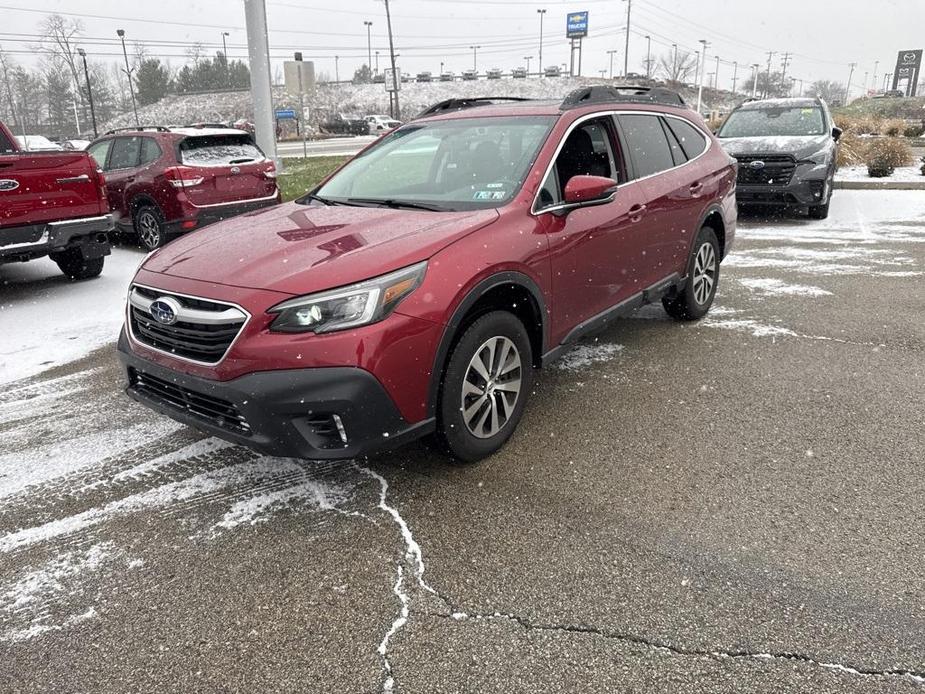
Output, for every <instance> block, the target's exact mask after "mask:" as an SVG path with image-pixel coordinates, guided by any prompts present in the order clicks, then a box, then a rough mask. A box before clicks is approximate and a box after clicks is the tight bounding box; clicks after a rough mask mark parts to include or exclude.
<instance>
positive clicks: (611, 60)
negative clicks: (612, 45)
mask: <svg viewBox="0 0 925 694" xmlns="http://www.w3.org/2000/svg"><path fill="white" fill-rule="evenodd" d="M616 54H617V50H616V49H613V50H610V51H607V55H609V56H610V79H613V57H614V55H616Z"/></svg>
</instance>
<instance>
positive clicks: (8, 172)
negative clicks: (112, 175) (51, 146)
mask: <svg viewBox="0 0 925 694" xmlns="http://www.w3.org/2000/svg"><path fill="white" fill-rule="evenodd" d="M108 211H109V205H108V203H107V202H106V201H104V200H103V197H102V191H101V186H100V179H99V174H97V172H96V163H95V162H94V161H93V159H91V158H90V155H89V154H87V152H22V153H19V154H9V155H3V156H0V230H2V229H3V228H6V227H16V226H24V225H36V224H44V223H47V222H57V221H62V220H66V219H77V218H80V217H94V216H98V215H101V214H105V213H106V212H108Z"/></svg>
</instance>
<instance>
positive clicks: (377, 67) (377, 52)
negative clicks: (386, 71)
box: [376, 51, 379, 75]
mask: <svg viewBox="0 0 925 694" xmlns="http://www.w3.org/2000/svg"><path fill="white" fill-rule="evenodd" d="M376 74H377V75H378V74H379V51H376Z"/></svg>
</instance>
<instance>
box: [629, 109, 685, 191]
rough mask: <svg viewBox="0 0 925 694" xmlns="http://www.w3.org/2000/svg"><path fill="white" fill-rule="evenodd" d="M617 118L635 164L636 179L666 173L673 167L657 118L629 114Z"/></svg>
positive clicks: (672, 159) (667, 145)
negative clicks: (661, 172)
mask: <svg viewBox="0 0 925 694" xmlns="http://www.w3.org/2000/svg"><path fill="white" fill-rule="evenodd" d="M619 118H620V124H621V125H622V126H623V134H624V136H625V137H626V146H627V148H628V149H629V151H630V156H632V158H633V163H634V164H635V168H636V178H643V177H645V176H651V175H652V174H656V173H658V172H660V171H667V170H668V169H670V168H672V167H673V166H674V165H675V164H674V158H673V157H672V155H671V145H670V144H669V142H668V138H667V136H666V135H665V130H664V129H663V128H662V124H661V119H660V118H659V117H658V116H653V115H648V114H639V115H636V114H631V115H621V116H620V117H619Z"/></svg>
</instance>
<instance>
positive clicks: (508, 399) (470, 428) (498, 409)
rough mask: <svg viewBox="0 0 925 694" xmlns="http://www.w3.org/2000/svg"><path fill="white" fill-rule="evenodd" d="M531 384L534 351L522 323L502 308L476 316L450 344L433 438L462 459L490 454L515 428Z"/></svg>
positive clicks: (474, 459) (465, 460)
mask: <svg viewBox="0 0 925 694" xmlns="http://www.w3.org/2000/svg"><path fill="white" fill-rule="evenodd" d="M512 349H513V353H512V351H511V350H512ZM502 360H503V361H502ZM518 361H519V364H518V363H517V362H518ZM486 373H487V375H488V376H489V378H488V379H486V378H485V377H484V376H483V375H482V374H486ZM532 384H533V351H532V349H531V346H530V338H529V336H528V335H527V330H526V328H525V327H524V325H523V323H521V322H520V320H519V319H518V318H517V317H516V316H514V315H513V314H511V313H508V312H507V311H493V312H492V313H487V314H485V315H484V316H481V317H479V318H477V319H476V320H475V321H474V322H473V323H472V324H471V325H469V326H468V327H467V328H466V331H465V332H464V333H463V335H462V337H461V338H460V339H459V341H458V342H457V343H456V345H455V346H454V348H453V351H452V353H451V354H450V358H449V361H448V362H447V367H446V370H445V371H444V374H443V382H442V383H441V385H440V391H439V396H438V398H439V399H438V402H437V438H438V440H439V441H440V443H442V444H443V447H444V448H445V449H446V450H447V451H448V452H449V453H450V455H452V456H453V457H454V458H456V459H457V460H459V461H462V462H466V463H473V462H476V461H478V460H481V459H483V458H486V457H488V456H490V455H491V454H492V453H495V452H496V451H498V450H499V449H500V448H501V447H502V446H504V444H505V443H507V440H508V439H509V438H510V437H511V435H512V434H513V433H514V430H515V429H516V428H517V424H518V423H519V422H520V418H521V416H522V415H523V411H524V407H525V406H526V402H527V398H528V395H529V393H530V388H531V386H532ZM502 386H504V387H502ZM464 387H465V393H464ZM515 388H516V390H515ZM480 402H481V404H479V403H480ZM467 415H468V417H467Z"/></svg>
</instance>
